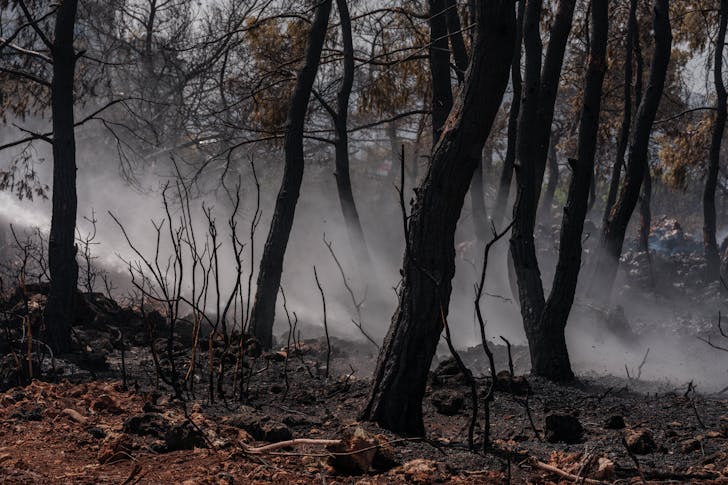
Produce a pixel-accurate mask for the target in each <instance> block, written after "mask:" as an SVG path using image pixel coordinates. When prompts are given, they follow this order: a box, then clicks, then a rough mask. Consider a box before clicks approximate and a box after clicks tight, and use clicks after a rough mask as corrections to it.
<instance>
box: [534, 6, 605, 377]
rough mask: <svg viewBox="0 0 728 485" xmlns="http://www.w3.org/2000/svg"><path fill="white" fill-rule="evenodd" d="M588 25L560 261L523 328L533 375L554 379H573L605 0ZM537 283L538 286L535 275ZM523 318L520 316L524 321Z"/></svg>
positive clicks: (595, 8) (602, 61)
mask: <svg viewBox="0 0 728 485" xmlns="http://www.w3.org/2000/svg"><path fill="white" fill-rule="evenodd" d="M591 23H592V26H593V33H592V38H591V42H590V46H589V62H588V65H587V72H586V79H585V80H584V100H583V105H582V108H581V116H580V120H579V140H578V146H577V156H578V158H577V159H576V160H569V163H570V165H571V169H572V175H571V181H570V182H569V193H568V196H567V200H566V205H565V206H564V216H563V220H562V223H561V236H560V240H559V259H558V262H557V264H556V272H555V274H554V281H553V284H552V287H551V293H550V294H549V298H548V300H547V301H546V302H538V304H539V305H540V307H541V313H540V314H539V315H538V316H537V318H536V319H534V320H533V321H531V322H529V324H528V325H526V327H525V330H526V336H527V338H528V346H529V350H530V353H531V368H532V370H533V373H534V374H536V375H539V376H542V377H546V378H548V379H551V380H558V381H563V380H570V379H573V377H574V374H573V372H572V370H571V363H570V361H569V353H568V351H567V348H566V338H565V330H566V322H567V320H568V317H569V313H570V311H571V306H572V304H573V302H574V294H575V292H576V284H577V281H578V277H579V270H580V268H581V250H582V247H581V240H582V232H583V230H584V219H585V218H586V215H587V212H588V202H589V188H590V185H591V183H592V179H593V174H594V154H595V152H596V142H597V132H598V129H599V111H600V109H601V97H602V85H603V81H604V73H605V72H606V66H607V62H606V53H607V38H608V32H609V15H608V9H607V2H605V1H603V0H593V1H592V4H591ZM538 284H539V285H540V284H541V281H540V279H539V281H538ZM521 304H522V305H523V302H522V303H521ZM526 322H527V320H526V318H525V317H524V323H526Z"/></svg>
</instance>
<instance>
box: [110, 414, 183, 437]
mask: <svg viewBox="0 0 728 485" xmlns="http://www.w3.org/2000/svg"><path fill="white" fill-rule="evenodd" d="M170 428H171V425H170V423H169V421H167V419H166V418H165V417H164V416H162V415H161V414H158V413H144V414H141V415H138V416H132V417H131V418H129V419H127V420H126V421H124V425H123V427H122V429H123V431H124V433H130V434H137V435H140V436H154V437H155V438H162V439H163V438H164V435H165V434H166V433H167V431H169V429H170Z"/></svg>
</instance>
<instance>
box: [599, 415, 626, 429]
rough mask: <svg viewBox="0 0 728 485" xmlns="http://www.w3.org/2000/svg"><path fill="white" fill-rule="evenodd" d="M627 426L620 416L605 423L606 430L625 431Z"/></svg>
mask: <svg viewBox="0 0 728 485" xmlns="http://www.w3.org/2000/svg"><path fill="white" fill-rule="evenodd" d="M625 426H626V424H625V423H624V418H623V417H622V416H620V415H618V414H615V415H613V416H609V417H608V418H607V420H606V421H605V422H604V428H605V429H624V427H625Z"/></svg>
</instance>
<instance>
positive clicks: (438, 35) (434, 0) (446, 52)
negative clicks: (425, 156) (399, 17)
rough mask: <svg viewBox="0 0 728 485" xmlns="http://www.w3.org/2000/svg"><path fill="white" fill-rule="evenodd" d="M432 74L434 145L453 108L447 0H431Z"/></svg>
mask: <svg viewBox="0 0 728 485" xmlns="http://www.w3.org/2000/svg"><path fill="white" fill-rule="evenodd" d="M429 5H430V16H429V22H430V75H431V76H432V145H433V146H434V145H435V144H437V141H438V140H439V139H440V135H441V134H442V129H443V125H444V124H445V120H446V119H447V116H448V114H450V108H452V86H451V85H450V48H449V47H448V43H447V40H448V35H447V18H446V17H447V16H446V12H445V6H446V2H445V0H429Z"/></svg>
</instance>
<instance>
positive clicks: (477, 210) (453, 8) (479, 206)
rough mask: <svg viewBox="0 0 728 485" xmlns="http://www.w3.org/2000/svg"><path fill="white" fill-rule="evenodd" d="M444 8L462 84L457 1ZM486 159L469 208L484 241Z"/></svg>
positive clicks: (472, 189) (462, 55) (464, 68)
mask: <svg viewBox="0 0 728 485" xmlns="http://www.w3.org/2000/svg"><path fill="white" fill-rule="evenodd" d="M445 8H446V9H447V30H448V35H449V36H450V50H451V51H452V57H453V60H454V61H455V74H456V76H457V79H458V84H459V85H462V83H463V82H464V81H465V72H466V71H467V70H468V64H469V59H468V52H467V50H466V49H465V40H464V38H463V33H462V27H461V24H460V15H459V14H458V9H457V2H456V1H455V0H446V6H445ZM492 156H493V154H492V152H488V157H490V158H492ZM486 161H487V160H486V159H485V158H484V156H483V154H482V153H481V157H480V160H479V162H478V164H477V166H476V168H475V173H474V174H473V178H472V180H471V181H470V208H471V211H472V218H473V229H474V230H475V237H476V239H477V240H478V241H485V238H486V237H487V236H488V211H487V210H486V208H485V190H484V183H485V179H484V176H485V173H484V164H485V162H486ZM488 161H489V160H488Z"/></svg>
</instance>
